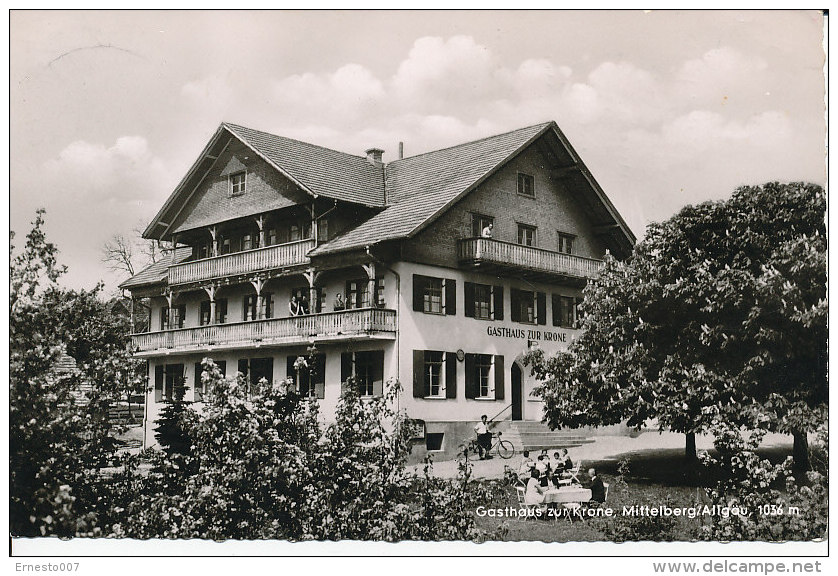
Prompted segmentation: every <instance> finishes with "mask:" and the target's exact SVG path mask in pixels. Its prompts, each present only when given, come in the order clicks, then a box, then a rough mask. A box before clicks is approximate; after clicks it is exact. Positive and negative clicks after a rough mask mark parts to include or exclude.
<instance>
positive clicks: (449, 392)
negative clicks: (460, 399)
mask: <svg viewBox="0 0 838 576" xmlns="http://www.w3.org/2000/svg"><path fill="white" fill-rule="evenodd" d="M413 396H414V398H456V397H457V354H456V353H454V352H439V351H436V350H414V351H413Z"/></svg>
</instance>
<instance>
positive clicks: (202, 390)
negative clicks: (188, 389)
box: [193, 360, 227, 402]
mask: <svg viewBox="0 0 838 576" xmlns="http://www.w3.org/2000/svg"><path fill="white" fill-rule="evenodd" d="M214 362H215V365H216V366H218V370H219V371H220V372H221V375H222V376H226V375H227V362H225V361H224V360H214ZM203 373H204V366H203V364H202V363H201V362H196V363H195V386H194V392H193V394H194V395H195V396H194V398H195V402H202V401H203V400H204V395H205V394H206V393H207V387H206V385H204V381H203V378H202V375H203Z"/></svg>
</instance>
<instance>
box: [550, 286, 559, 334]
mask: <svg viewBox="0 0 838 576" xmlns="http://www.w3.org/2000/svg"><path fill="white" fill-rule="evenodd" d="M550 301H551V302H552V304H553V326H561V325H562V308H561V306H562V303H561V296H559V295H558V294H551V295H550Z"/></svg>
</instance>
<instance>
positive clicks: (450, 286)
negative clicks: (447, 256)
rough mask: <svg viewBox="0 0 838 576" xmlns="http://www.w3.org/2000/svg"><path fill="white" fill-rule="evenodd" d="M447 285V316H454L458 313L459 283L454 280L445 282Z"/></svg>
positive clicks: (450, 279) (448, 279)
mask: <svg viewBox="0 0 838 576" xmlns="http://www.w3.org/2000/svg"><path fill="white" fill-rule="evenodd" d="M443 283H444V284H445V314H446V315H448V316H453V315H454V314H456V313H457V281H456V280H454V279H453V278H446V279H445V280H443Z"/></svg>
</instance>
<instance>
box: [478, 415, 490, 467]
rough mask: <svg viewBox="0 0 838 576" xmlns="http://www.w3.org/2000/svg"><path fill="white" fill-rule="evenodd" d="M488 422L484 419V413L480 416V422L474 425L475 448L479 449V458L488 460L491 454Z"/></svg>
mask: <svg viewBox="0 0 838 576" xmlns="http://www.w3.org/2000/svg"><path fill="white" fill-rule="evenodd" d="M489 426H490V424H489V423H488V422H487V421H486V415H485V414H483V415H482V416H481V417H480V422H478V423H477V426H475V427H474V433H475V434H477V449H478V450H479V451H480V459H481V460H488V459H489V458H491V457H492V456H491V455H490V454H489V450H491V449H492V431H491V430H489Z"/></svg>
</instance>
